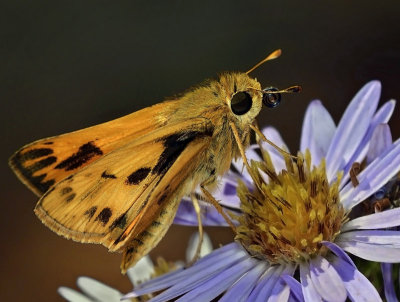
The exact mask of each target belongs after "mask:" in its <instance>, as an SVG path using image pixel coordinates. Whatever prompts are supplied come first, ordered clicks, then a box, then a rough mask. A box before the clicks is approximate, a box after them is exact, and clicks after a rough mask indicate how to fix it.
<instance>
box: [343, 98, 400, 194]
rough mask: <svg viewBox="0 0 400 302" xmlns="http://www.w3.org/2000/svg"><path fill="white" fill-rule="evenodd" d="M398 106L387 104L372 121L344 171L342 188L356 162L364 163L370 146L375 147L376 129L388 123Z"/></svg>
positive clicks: (393, 102) (392, 102) (393, 103)
mask: <svg viewBox="0 0 400 302" xmlns="http://www.w3.org/2000/svg"><path fill="white" fill-rule="evenodd" d="M395 105H396V102H395V101H389V102H386V103H385V104H384V105H383V106H382V107H381V108H379V110H378V111H377V112H376V114H375V115H374V117H373V118H372V120H371V123H370V125H369V127H368V130H367V133H366V134H365V135H364V137H363V139H362V140H361V142H360V144H359V146H358V148H357V150H356V151H355V152H354V154H353V156H352V158H351V159H350V160H349V161H348V162H347V165H346V167H345V168H344V169H343V170H344V177H343V179H342V180H341V187H342V186H343V185H344V184H345V183H347V181H348V180H349V173H348V172H349V170H350V169H351V166H352V164H353V163H354V162H359V163H360V162H362V161H363V160H364V158H365V157H366V155H367V153H368V149H369V147H370V146H373V142H372V141H371V140H372V135H373V133H374V132H375V129H376V127H377V126H378V125H380V124H382V123H387V122H388V121H389V119H390V117H391V116H392V113H393V110H394V107H395Z"/></svg>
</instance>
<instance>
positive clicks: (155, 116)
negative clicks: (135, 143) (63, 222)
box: [9, 101, 176, 196]
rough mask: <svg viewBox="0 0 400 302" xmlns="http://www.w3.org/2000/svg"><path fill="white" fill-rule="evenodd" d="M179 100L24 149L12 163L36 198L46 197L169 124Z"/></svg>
mask: <svg viewBox="0 0 400 302" xmlns="http://www.w3.org/2000/svg"><path fill="white" fill-rule="evenodd" d="M174 106H176V101H170V102H168V103H161V104H157V105H154V106H151V107H148V108H145V109H142V110H139V111H137V112H134V113H132V114H130V115H127V116H124V117H121V118H118V119H115V120H113V121H110V122H106V123H103V124H100V125H96V126H93V127H89V128H86V129H82V130H79V131H75V132H71V133H66V134H63V135H59V136H54V137H49V138H45V139H42V140H38V141H36V142H33V143H31V144H29V145H26V146H24V147H22V148H21V149H20V150H18V151H17V152H15V153H14V154H13V156H12V157H11V158H10V160H9V165H10V166H11V168H12V169H13V170H14V172H15V174H16V175H17V176H18V177H19V178H20V180H21V181H22V182H23V183H24V184H25V185H26V186H27V187H28V188H29V189H31V190H32V191H33V192H34V193H35V194H36V195H38V196H41V195H43V194H44V193H45V192H46V191H47V190H48V189H49V188H50V187H52V186H53V185H55V184H56V183H57V182H59V181H61V180H62V179H64V178H66V177H68V176H70V175H72V174H74V173H76V171H78V170H79V169H82V168H84V167H86V166H87V165H89V164H90V163H93V162H94V161H96V160H98V159H99V158H101V157H102V156H104V155H105V154H108V153H110V152H111V151H113V150H116V149H118V148H120V147H122V146H123V145H125V144H126V142H127V140H134V139H135V138H136V137H141V136H143V135H145V134H146V133H149V132H151V131H154V130H155V129H158V128H159V127H161V126H162V125H164V124H165V123H166V121H167V120H168V116H165V115H163V114H162V113H163V112H169V111H171V110H172V109H170V110H168V108H169V107H171V108H173V107H174Z"/></svg>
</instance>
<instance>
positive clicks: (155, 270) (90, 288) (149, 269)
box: [58, 233, 212, 302]
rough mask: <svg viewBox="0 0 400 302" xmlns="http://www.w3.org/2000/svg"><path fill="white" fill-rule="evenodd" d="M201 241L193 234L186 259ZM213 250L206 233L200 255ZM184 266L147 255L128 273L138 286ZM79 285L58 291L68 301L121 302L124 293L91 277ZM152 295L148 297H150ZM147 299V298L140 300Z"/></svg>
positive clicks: (81, 280) (79, 281)
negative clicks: (154, 260)
mask: <svg viewBox="0 0 400 302" xmlns="http://www.w3.org/2000/svg"><path fill="white" fill-rule="evenodd" d="M198 242H199V234H198V233H195V234H193V235H192V236H191V238H190V240H189V244H188V248H187V249H186V261H187V262H189V261H191V260H192V259H193V257H194V254H195V252H196V248H197V244H198ZM211 251H212V243H211V240H210V237H208V235H207V234H206V233H204V238H203V242H202V246H201V251H200V257H203V256H205V255H207V254H208V253H210V252H211ZM181 267H183V262H176V263H168V262H166V261H165V260H164V259H162V258H159V259H157V264H156V265H154V264H153V262H152V261H151V259H150V257H149V256H145V257H143V258H142V259H140V260H139V261H138V263H136V265H135V266H133V267H132V268H130V269H128V271H127V275H128V277H129V279H130V281H131V282H132V284H133V286H134V287H136V286H138V285H139V284H141V283H143V282H145V281H147V280H150V279H151V278H152V277H154V276H158V275H161V274H163V273H167V272H168V271H170V270H171V269H176V268H181ZM77 285H78V287H79V288H80V289H81V291H82V293H81V292H78V291H76V290H74V289H71V288H68V287H60V288H59V289H58V293H59V294H60V295H61V296H62V297H64V298H65V299H66V300H68V301H72V302H94V301H96V302H113V301H115V302H119V301H121V298H122V297H123V294H122V293H121V292H120V291H118V290H117V289H114V288H112V287H110V286H108V285H106V284H104V283H102V282H100V281H97V280H95V279H93V278H90V277H79V278H78V280H77ZM150 297H151V296H149V297H147V299H150ZM140 301H145V300H140Z"/></svg>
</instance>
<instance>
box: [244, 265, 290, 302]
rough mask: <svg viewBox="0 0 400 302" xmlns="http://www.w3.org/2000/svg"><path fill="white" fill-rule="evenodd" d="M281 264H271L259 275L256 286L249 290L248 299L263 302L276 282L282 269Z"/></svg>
mask: <svg viewBox="0 0 400 302" xmlns="http://www.w3.org/2000/svg"><path fill="white" fill-rule="evenodd" d="M284 268H285V267H284V266H283V265H275V266H271V267H269V268H268V269H267V271H266V272H265V274H264V275H262V276H261V278H260V280H259V281H258V283H257V285H256V287H255V288H254V289H253V291H252V292H251V294H250V296H249V298H248V301H254V302H264V301H265V300H266V298H267V297H269V296H270V294H271V292H272V289H273V288H274V286H275V284H276V282H278V280H279V278H280V275H281V273H282V272H283V270H284Z"/></svg>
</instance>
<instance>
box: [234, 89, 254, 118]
mask: <svg viewBox="0 0 400 302" xmlns="http://www.w3.org/2000/svg"><path fill="white" fill-rule="evenodd" d="M252 105H253V100H252V98H251V96H250V94H248V93H247V92H244V91H240V92H238V93H236V94H234V96H233V97H232V99H231V109H232V112H233V113H234V114H236V115H243V114H245V113H247V112H248V111H249V110H250V109H251V106H252Z"/></svg>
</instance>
